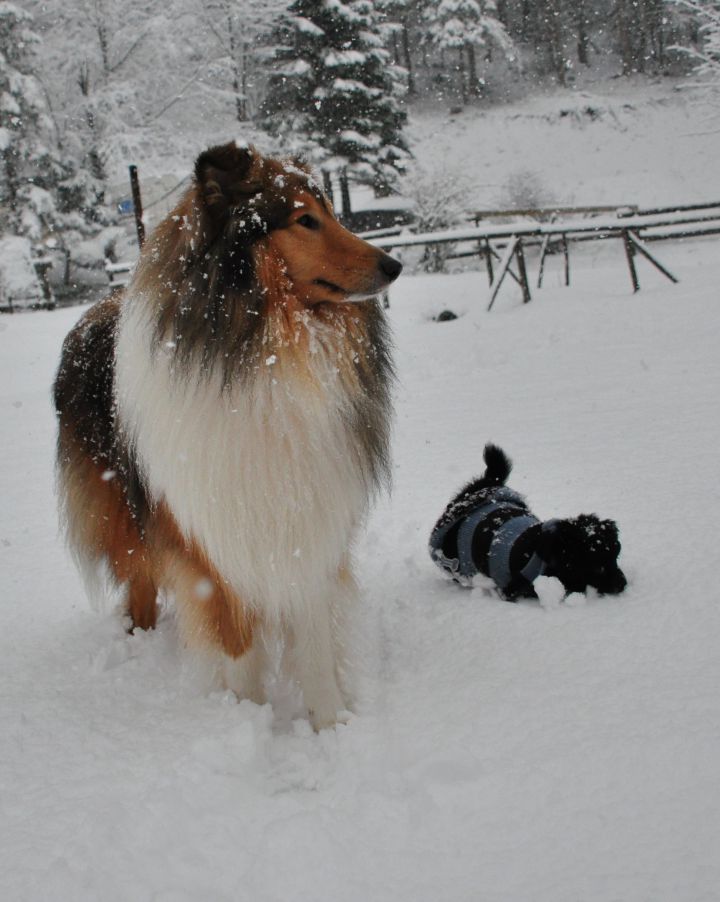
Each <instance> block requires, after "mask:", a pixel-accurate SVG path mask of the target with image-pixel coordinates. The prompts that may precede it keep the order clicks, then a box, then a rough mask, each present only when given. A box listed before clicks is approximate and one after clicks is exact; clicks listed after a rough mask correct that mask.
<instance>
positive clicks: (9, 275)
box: [0, 235, 43, 310]
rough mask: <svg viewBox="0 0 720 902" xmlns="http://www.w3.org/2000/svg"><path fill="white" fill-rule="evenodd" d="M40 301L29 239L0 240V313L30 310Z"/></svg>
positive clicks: (12, 237) (38, 285)
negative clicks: (7, 310)
mask: <svg viewBox="0 0 720 902" xmlns="http://www.w3.org/2000/svg"><path fill="white" fill-rule="evenodd" d="M42 301H43V292H42V288H41V287H40V280H39V279H38V276H37V273H36V271H35V267H34V266H33V262H32V246H31V244H30V241H29V239H27V238H23V237H21V236H19V235H11V236H9V237H6V238H0V309H11V310H14V309H17V308H18V307H32V306H34V305H36V304H41V303H42Z"/></svg>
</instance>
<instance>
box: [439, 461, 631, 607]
mask: <svg viewBox="0 0 720 902" xmlns="http://www.w3.org/2000/svg"><path fill="white" fill-rule="evenodd" d="M483 456H484V460H485V465H486V470H485V473H484V474H483V476H481V477H479V478H478V479H474V480H473V481H472V482H469V483H468V484H467V485H466V486H465V487H464V488H463V489H462V490H461V491H460V492H459V493H458V495H457V496H456V497H455V498H454V499H453V500H452V501H451V502H450V504H449V505H448V506H447V508H446V509H445V512H444V513H443V515H442V517H440V519H439V520H438V522H437V524H436V525H435V529H434V530H433V533H432V536H431V540H430V553H431V556H432V558H433V560H434V561H435V562H436V563H437V564H438V565H439V566H440V567H442V568H443V569H445V570H447V571H448V572H449V573H451V574H452V576H453V577H454V578H456V579H458V580H459V581H468V579H471V578H472V576H473V575H474V574H475V573H483V574H485V576H490V577H491V578H493V579H495V580H496V585H497V588H498V590H499V591H500V594H501V595H502V596H503V597H504V598H507V599H508V600H511V601H512V600H515V599H517V598H534V597H537V595H536V592H535V590H534V589H533V585H532V581H533V580H534V579H535V578H536V577H537V576H538V575H541V574H542V575H544V576H555V577H557V578H558V579H559V580H560V582H562V584H563V586H564V587H565V590H566V592H568V593H570V592H585V590H586V589H587V588H588V586H592V587H593V588H595V589H597V591H598V592H600V593H601V594H603V595H616V594H618V593H620V592H622V591H623V589H624V588H625V586H626V579H625V575H624V573H623V572H622V570H621V569H620V568H619V567H618V565H617V558H618V555H619V554H620V540H619V538H618V528H617V525H616V524H615V522H614V521H613V520H601V519H599V518H598V517H597V516H595V514H580V515H579V516H578V517H573V518H571V519H567V520H551V521H546V522H545V523H542V522H540V521H538V520H537V518H535V517H534V516H533V515H532V514H531V512H530V509H529V508H528V506H527V503H526V501H525V499H524V498H523V497H522V496H521V495H518V494H517V493H515V492H513V491H512V490H511V489H508V488H505V483H506V481H507V478H508V476H509V475H510V471H511V469H512V463H511V461H510V459H509V458H508V457H507V455H506V454H505V452H504V451H503V450H502V449H501V448H498V447H496V446H495V445H486V447H485V452H484V455H483ZM481 508H482V510H483V511H485V514H483V513H482V511H481V510H480V509H481ZM478 514H479V515H480V516H481V519H480V520H479V521H478V522H477V523H476V525H474V527H473V530H472V533H471V534H469V532H468V529H467V528H466V529H465V530H464V531H462V527H463V524H464V523H465V522H466V521H468V520H469V518H472V517H474V516H475V517H477V515H478ZM516 518H523V522H522V523H520V522H518V523H517V524H515V525H516V526H517V527H518V529H517V530H515V532H517V535H516V536H513V535H512V534H513V531H514V530H513V527H512V526H510V527H509V528H508V527H507V526H506V524H509V522H510V521H511V520H515V519H516ZM469 522H470V523H471V524H472V522H473V521H472V520H470V521H469ZM503 536H504V537H505V538H503ZM508 536H511V540H510V539H508V538H507V537H508ZM503 541H504V542H505V543H506V549H507V550H506V551H505V553H504V560H503V564H502V566H500V567H498V563H497V561H498V557H500V558H502V557H503V556H502V555H498V553H497V552H498V547H497V546H498V542H500V543H502V542H503ZM468 543H469V544H468ZM459 545H460V546H463V545H465V550H464V554H463V549H462V547H459ZM500 572H502V574H503V576H502V580H501V581H502V583H503V584H502V585H501V584H499V583H498V574H499V573H500Z"/></svg>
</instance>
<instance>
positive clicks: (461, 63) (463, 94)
mask: <svg viewBox="0 0 720 902" xmlns="http://www.w3.org/2000/svg"><path fill="white" fill-rule="evenodd" d="M457 71H458V82H459V85H460V99H461V100H462V104H463V106H465V104H466V103H467V102H468V92H467V85H466V83H465V54H464V53H463V48H462V47H458V65H457Z"/></svg>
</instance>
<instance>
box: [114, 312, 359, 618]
mask: <svg viewBox="0 0 720 902" xmlns="http://www.w3.org/2000/svg"><path fill="white" fill-rule="evenodd" d="M148 326H149V324H148V322H147V321H146V320H144V318H143V314H142V311H141V310H137V311H135V310H132V309H127V308H126V311H125V313H124V315H123V318H122V320H121V326H120V332H119V336H118V343H117V359H116V367H117V369H116V389H117V399H118V412H119V417H120V422H121V425H122V427H123V428H124V429H125V430H126V432H127V436H128V438H129V439H130V443H131V447H132V448H133V449H134V451H135V453H136V455H137V458H138V463H139V466H140V469H141V472H142V473H143V476H144V478H145V480H146V483H147V487H148V489H149V491H150V493H151V495H152V497H153V499H154V500H156V501H159V500H162V499H164V500H165V501H166V503H167V505H168V507H169V508H170V511H171V512H172V514H173V516H174V517H175V519H176V520H177V522H178V525H179V526H180V528H181V529H182V531H183V532H184V534H185V535H186V536H187V537H192V538H193V539H195V540H196V541H197V542H198V543H199V544H200V545H201V546H202V547H203V548H204V550H205V551H206V553H207V554H208V556H209V558H210V560H211V561H212V562H213V564H214V565H215V567H216V568H217V569H218V571H219V572H220V574H221V575H222V576H223V577H224V578H225V579H227V580H228V582H229V583H230V584H231V585H232V586H233V588H234V589H235V591H237V592H238V593H239V594H240V595H241V596H242V597H243V599H244V600H245V601H246V602H247V603H250V604H254V605H257V606H258V607H260V608H262V609H263V611H264V612H265V613H266V614H269V613H272V612H273V611H275V612H276V613H277V615H278V616H280V615H281V614H282V613H283V611H284V610H285V609H286V608H287V606H293V607H294V606H296V605H297V604H298V603H299V604H303V603H308V602H311V601H312V599H311V598H310V597H308V596H309V594H311V593H312V592H313V591H315V590H317V587H318V586H319V585H321V584H322V583H323V582H325V581H327V580H332V579H334V578H335V576H336V573H337V568H338V566H339V564H340V563H341V562H342V559H343V556H344V555H345V554H346V553H347V551H348V549H349V545H350V543H351V541H352V537H353V533H354V530H355V529H356V527H357V525H358V523H359V521H360V520H361V518H362V516H363V514H364V512H365V509H366V505H367V499H368V494H369V486H368V485H367V479H366V475H365V473H364V470H363V466H362V459H361V451H360V449H359V448H358V447H357V442H356V441H355V439H354V436H353V432H352V425H351V422H352V417H351V404H350V400H351V399H350V398H349V397H348V388H347V385H346V384H345V383H344V382H343V380H342V379H341V378H340V373H339V371H338V367H337V360H336V356H337V351H336V348H335V347H334V345H333V342H332V341H324V340H320V341H315V342H314V343H313V348H312V350H311V351H309V352H308V356H307V358H306V360H305V362H304V365H303V366H302V367H300V368H298V366H297V358H296V357H295V356H293V354H286V355H284V354H283V353H282V351H278V352H277V353H274V352H272V353H271V352H269V353H268V354H267V356H266V357H264V358H262V357H261V360H260V364H259V368H258V372H257V373H256V374H255V375H254V377H253V378H251V379H249V380H248V383H247V385H245V386H243V385H234V386H233V387H231V388H229V389H228V388H226V389H223V388H222V385H221V381H220V379H219V378H215V377H210V378H208V377H201V376H200V375H199V374H194V373H192V372H191V373H190V374H189V376H187V377H182V376H178V375H176V374H175V373H173V371H172V363H173V354H172V349H171V348H167V349H163V348H162V347H161V348H160V349H159V350H156V351H154V352H153V349H152V346H151V342H150V339H149V335H151V334H152V333H151V331H150V329H149V328H148Z"/></svg>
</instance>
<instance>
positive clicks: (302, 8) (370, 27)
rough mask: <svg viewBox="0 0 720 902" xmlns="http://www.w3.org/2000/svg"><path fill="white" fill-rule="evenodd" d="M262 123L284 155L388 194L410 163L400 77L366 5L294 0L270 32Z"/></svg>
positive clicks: (365, 1)
mask: <svg viewBox="0 0 720 902" xmlns="http://www.w3.org/2000/svg"><path fill="white" fill-rule="evenodd" d="M273 38H274V43H275V47H274V50H273V52H272V72H271V74H270V77H269V82H268V92H267V96H266V98H265V101H264V103H263V105H262V110H261V115H260V117H259V121H260V124H261V125H262V126H263V127H264V128H265V129H267V130H268V131H269V132H270V133H271V134H273V135H275V136H277V137H278V138H279V139H281V144H282V147H283V148H284V149H286V150H290V151H294V152H300V153H303V154H305V155H306V156H307V157H308V158H309V159H310V160H311V161H312V162H313V163H315V164H317V165H322V166H323V167H326V168H328V169H335V170H340V169H344V168H347V170H348V171H349V173H350V174H351V175H352V176H353V177H355V178H357V179H359V180H361V181H364V182H366V183H368V184H372V185H374V187H375V188H376V190H377V191H378V192H379V193H386V192H387V190H388V189H389V187H390V186H392V185H393V183H394V182H395V180H396V178H397V175H398V173H399V172H402V170H403V168H404V163H405V161H406V160H407V158H408V150H407V145H406V143H405V139H404V137H403V134H402V127H403V125H404V123H405V119H406V114H405V111H404V110H403V108H402V102H401V101H402V94H403V91H404V73H403V70H402V69H400V67H398V66H396V65H394V63H393V61H392V59H391V56H390V53H389V52H388V51H387V49H386V48H385V46H384V42H383V38H382V36H381V30H380V25H379V23H378V16H377V14H376V11H375V9H374V7H373V4H372V3H371V2H370V0H350V2H342V0H295V2H293V3H292V4H291V6H290V7H289V9H288V11H287V13H286V14H285V15H284V16H283V17H282V18H281V20H280V23H279V25H278V26H277V27H276V29H275V30H274V33H273Z"/></svg>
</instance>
